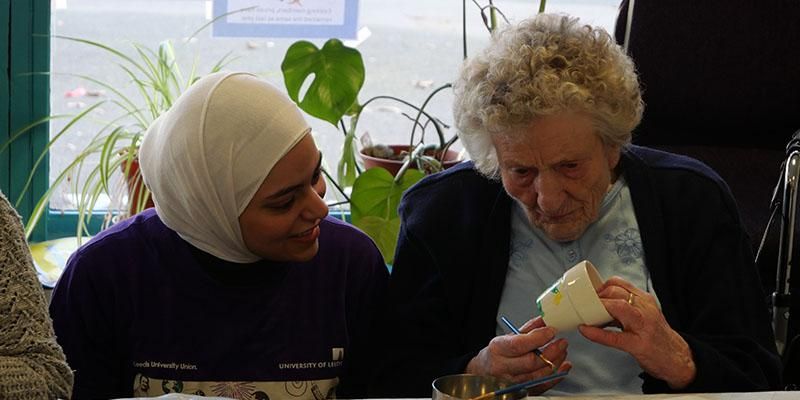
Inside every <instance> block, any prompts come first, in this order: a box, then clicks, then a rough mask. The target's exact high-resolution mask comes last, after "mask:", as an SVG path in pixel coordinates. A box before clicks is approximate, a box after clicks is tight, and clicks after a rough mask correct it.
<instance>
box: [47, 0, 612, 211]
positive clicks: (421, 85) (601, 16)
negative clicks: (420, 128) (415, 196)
mask: <svg viewBox="0 0 800 400" xmlns="http://www.w3.org/2000/svg"><path fill="white" fill-rule="evenodd" d="M272 2H274V3H275V4H279V5H285V4H288V3H300V4H302V1H301V2H292V1H288V0H272ZM493 3H494V5H495V6H496V7H497V8H499V9H500V10H502V12H503V14H504V15H505V16H506V17H507V18H508V19H510V20H511V21H512V22H513V21H515V20H520V19H522V18H525V17H527V16H530V15H533V14H535V13H536V12H537V11H538V8H539V1H530V0H494V2H493ZM52 4H53V6H52V34H53V35H54V38H53V39H52V42H51V46H52V47H51V49H52V50H51V59H52V71H53V74H52V75H51V113H52V114H77V113H80V112H82V111H85V110H88V109H89V108H91V107H93V106H95V105H96V104H97V103H98V102H101V103H102V104H99V105H97V106H96V107H97V108H96V109H93V110H92V113H91V116H87V118H84V119H82V120H80V121H79V122H78V123H77V124H75V125H74V126H71V127H69V129H67V130H66V133H64V135H63V136H62V137H61V138H59V140H57V141H56V142H55V143H54V145H53V147H52V149H51V152H50V182H51V183H52V182H54V181H55V180H56V179H57V178H58V177H59V175H60V174H61V171H63V170H64V168H65V167H66V166H67V165H68V164H69V163H70V162H71V161H72V160H74V159H75V157H76V156H77V155H78V154H79V153H80V152H81V151H83V150H84V148H85V146H86V145H87V143H89V142H90V141H91V140H92V139H93V137H94V135H95V134H96V133H97V132H98V126H102V125H103V124H107V123H108V122H109V120H114V121H115V123H118V124H135V123H136V121H135V119H134V118H133V117H131V116H128V117H127V118H126V117H124V116H121V114H120V112H119V107H118V105H117V104H115V103H114V101H115V99H117V94H115V93H112V92H111V91H110V89H108V88H107V87H104V86H103V85H101V84H99V83H98V82H105V83H108V84H109V85H111V86H112V87H113V88H115V89H117V90H119V94H121V95H123V96H126V97H129V98H131V99H134V98H139V97H140V94H139V93H138V91H139V88H138V87H137V85H136V84H135V83H134V82H132V80H131V78H130V77H129V76H127V75H126V74H125V73H124V70H122V69H121V68H120V65H119V61H120V60H119V59H118V58H115V56H113V55H112V54H110V53H109V52H108V51H104V50H102V49H100V48H97V47H96V46H92V45H88V44H86V43H84V42H79V41H73V40H69V39H65V38H60V37H62V36H63V37H70V38H80V39H86V40H90V41H93V42H97V43H102V44H103V45H107V46H109V47H110V48H111V49H114V50H118V51H120V52H122V53H124V54H126V55H128V56H130V57H131V58H133V59H138V58H139V57H140V55H139V54H138V53H137V46H139V49H140V50H142V49H149V50H152V51H153V52H154V55H157V53H158V51H159V49H162V50H163V49H165V47H164V46H163V45H162V44H163V43H167V42H168V43H169V44H171V46H172V47H171V49H172V51H174V56H175V59H176V60H177V64H178V65H179V66H180V68H181V71H182V73H183V75H184V77H188V76H189V75H190V74H191V73H192V71H193V69H194V70H195V74H199V75H204V74H206V73H208V72H210V71H211V70H212V68H214V67H215V66H216V65H218V63H219V62H220V60H225V62H226V64H225V65H224V68H225V69H228V70H244V71H250V72H253V73H256V74H258V75H260V76H262V77H265V78H267V79H268V80H270V81H272V82H273V83H275V84H276V85H277V86H278V87H280V88H283V87H284V85H283V81H282V74H281V68H280V67H281V62H282V60H283V57H284V55H285V53H286V50H287V48H288V47H289V46H290V45H291V44H292V43H293V42H295V41H296V40H297V39H308V40H310V41H311V42H313V43H315V44H316V45H317V46H318V47H321V46H322V44H323V43H324V42H325V39H322V38H320V39H310V38H290V39H276V38H263V37H251V38H230V37H214V36H213V35H212V31H213V30H212V28H211V27H207V28H204V29H202V30H200V31H199V32H197V30H198V29H199V28H201V27H202V26H203V25H204V24H207V23H208V22H210V20H211V18H212V16H211V10H212V2H211V1H207V0H53V2H52ZM262 4H263V2H262ZM618 4H619V1H618V0H550V1H548V2H547V11H548V12H565V13H569V14H572V15H576V16H579V17H581V19H582V20H583V21H584V22H587V23H591V24H596V25H600V26H603V27H605V28H606V29H608V30H609V31H611V30H612V29H613V25H614V21H615V18H616V14H617V7H618ZM478 5H481V6H485V5H488V0H483V1H478V2H477V5H476V2H473V1H472V0H470V1H468V2H467V45H468V52H469V53H470V54H473V53H474V52H476V51H478V50H479V49H480V48H482V47H483V46H485V45H486V44H487V43H488V38H489V34H488V32H487V31H486V28H485V27H484V25H483V22H482V20H481V17H480V11H479V7H478ZM359 7H360V10H359V26H360V27H361V29H360V39H361V40H359V41H353V42H348V41H345V44H347V45H350V46H355V47H356V48H357V49H358V50H359V51H360V52H361V54H362V56H363V58H364V63H365V68H366V80H365V83H364V87H363V89H362V90H361V94H360V98H359V100H361V101H363V100H365V99H366V98H370V97H372V96H377V95H391V96H395V97H399V98H402V99H404V100H406V101H408V102H410V103H412V104H416V105H421V104H422V102H423V101H424V100H425V98H426V97H427V96H428V94H430V92H431V91H432V90H433V89H434V88H436V87H439V86H441V85H443V84H445V83H447V82H450V81H451V80H452V79H453V78H454V76H455V75H456V72H457V70H458V67H459V65H460V63H461V61H462V58H463V46H462V15H461V13H462V11H461V7H462V2H461V1H457V0H361V1H360V4H359ZM195 32H197V33H196V34H194V33H195ZM192 34H194V36H192ZM145 53H146V51H145ZM87 78H88V79H87ZM93 80H96V81H98V82H93ZM451 101H452V94H451V92H450V91H449V90H445V91H443V92H442V93H440V94H438V95H437V96H436V97H435V98H434V99H433V100H432V101H431V103H430V104H428V105H427V107H426V110H427V111H428V112H430V113H431V114H433V115H435V116H437V117H438V118H440V119H441V120H442V122H443V123H444V124H446V125H452V115H451V111H450V104H451ZM403 113H406V114H410V113H411V110H408V109H402V108H400V106H399V105H398V104H397V103H392V102H381V101H375V102H372V103H370V105H369V107H368V108H367V109H365V110H364V111H363V112H362V114H361V117H360V120H359V125H358V132H357V136H358V137H361V136H362V135H364V133H367V132H368V133H369V136H370V137H371V138H372V141H373V142H381V143H405V142H407V140H408V132H409V127H410V126H411V123H412V122H411V120H409V118H407V117H406V116H404V115H403ZM123 114H124V113H123ZM118 118H119V120H117V119H118ZM67 121H68V119H55V120H53V121H52V122H51V129H50V131H51V137H53V136H54V135H57V134H59V133H60V132H62V130H64V127H65V124H66V123H67ZM308 121H309V122H310V124H311V125H312V128H313V131H314V137H315V140H316V142H317V145H318V146H319V147H320V149H321V150H322V152H323V154H324V155H325V161H326V165H327V167H328V171H331V173H332V174H334V173H335V170H336V162H337V160H338V159H339V155H340V152H341V149H342V143H343V135H342V133H341V131H340V130H338V129H337V128H336V127H334V126H333V125H331V124H330V123H328V122H325V121H322V120H319V119H316V118H314V117H310V116H309V117H308ZM98 124H99V125H98ZM449 129H450V132H448V133H449V135H448V136H452V134H453V133H454V131H453V129H454V128H452V127H451V128H449ZM428 135H429V136H430V140H431V141H433V140H434V138H433V133H426V137H427V136H428ZM454 148H455V149H457V150H460V149H461V147H460V145H459V144H458V142H456V144H455V145H454ZM92 157H93V158H94V160H95V161H94V162H96V160H97V159H98V158H99V157H100V156H99V155H93V156H92ZM91 162H92V161H90V162H89V163H88V164H87V165H91ZM90 171H91V168H90V167H89V166H84V167H82V168H80V170H79V171H76V173H75V174H74V175H73V174H70V175H68V176H66V177H65V179H64V181H63V182H62V183H61V184H60V185H59V186H58V187H56V189H55V190H56V195H54V196H53V197H52V199H51V208H52V209H55V210H70V209H74V208H75V207H76V194H75V191H76V189H75V187H76V185H74V183H75V182H76V181H78V182H80V181H81V180H84V179H86V177H85V176H84V175H88V174H89V173H90ZM118 176H121V175H119V174H118ZM119 180H120V181H117V182H110V183H109V184H110V185H112V186H113V187H116V188H118V190H114V191H112V193H118V196H112V198H107V197H106V196H101V198H100V199H99V202H98V204H97V205H96V206H95V208H96V209H103V208H105V207H114V206H115V205H117V206H118V204H120V203H121V202H122V201H124V199H125V197H126V196H127V195H128V194H127V191H126V190H124V183H123V182H121V179H119ZM331 189H332V188H331ZM328 197H329V198H328V200H329V201H330V202H335V201H336V200H337V198H336V190H329V191H328Z"/></svg>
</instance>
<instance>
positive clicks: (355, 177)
mask: <svg viewBox="0 0 800 400" xmlns="http://www.w3.org/2000/svg"><path fill="white" fill-rule="evenodd" d="M281 70H282V72H283V77H284V83H285V85H286V89H287V92H288V94H289V97H291V98H292V100H294V101H295V102H296V103H297V104H298V106H299V107H300V108H301V109H302V110H303V111H305V112H306V113H308V114H309V115H312V116H314V117H317V118H320V119H322V120H325V121H328V122H330V123H331V124H333V125H334V126H341V130H342V133H343V134H344V145H343V148H342V155H341V157H340V159H339V162H338V165H337V174H336V179H333V178H332V177H331V176H330V175H328V179H329V182H331V183H333V185H334V186H335V187H336V188H337V189H338V190H339V192H340V193H341V194H342V196H344V197H345V198H346V199H347V201H348V202H349V203H350V213H351V214H350V215H351V218H352V222H353V224H354V225H356V226H358V227H359V228H361V229H362V230H364V231H365V232H366V233H367V234H368V235H369V236H370V237H372V239H373V240H374V241H375V243H376V244H377V245H378V248H379V249H380V251H381V253H382V254H383V256H384V260H385V261H386V262H387V264H391V263H392V261H393V257H394V249H395V245H396V242H397V236H398V234H399V231H400V219H399V216H398V215H397V205H398V203H399V202H400V196H401V195H402V193H403V192H404V191H405V190H406V189H408V188H409V187H411V185H413V184H414V183H416V182H418V181H419V180H420V179H422V177H423V176H424V175H425V172H433V171H438V170H441V169H442V162H441V158H440V157H441V155H443V154H450V155H451V156H452V152H450V153H448V152H447V150H448V148H449V146H450V144H452V143H453V141H454V139H450V140H447V139H445V137H444V130H445V129H446V126H445V125H444V124H443V123H442V122H441V121H440V120H439V119H438V118H436V117H434V116H432V115H430V114H429V113H428V112H426V111H425V105H427V103H428V101H430V99H431V98H432V97H433V96H434V95H435V94H436V93H439V92H440V91H442V90H445V89H448V88H450V84H446V85H443V86H442V87H439V88H437V89H436V90H434V91H433V92H432V93H431V94H430V95H429V96H428V98H427V99H426V100H425V102H424V103H423V104H422V105H421V106H416V105H414V104H411V103H409V102H407V101H405V100H403V99H400V98H397V97H394V96H388V95H385V96H375V97H372V98H370V99H368V100H367V101H365V102H364V103H361V104H360V103H359V102H358V100H357V99H358V93H359V91H360V89H361V87H362V85H363V83H364V76H365V71H364V62H363V60H362V57H361V54H360V53H359V51H358V50H356V49H354V48H350V47H347V46H345V45H344V44H343V43H342V42H341V41H339V40H338V39H329V40H328V41H326V42H325V43H324V45H323V46H322V48H317V47H316V46H315V45H314V44H313V43H311V42H308V41H298V42H295V43H294V44H292V45H291V46H290V47H289V49H288V50H287V51H286V56H285V57H284V59H283V62H282V64H281ZM311 76H313V80H312V81H311V83H310V85H309V87H308V89H307V90H306V91H305V93H304V95H303V96H301V93H300V90H301V87H302V86H303V85H304V83H305V82H306V80H307V79H309V78H310V77H311ZM378 100H383V101H394V102H397V103H400V104H401V105H403V106H405V107H408V108H409V109H411V110H413V112H414V113H415V115H416V117H415V118H413V119H411V121H410V122H411V128H410V132H411V133H410V136H409V137H410V140H409V144H408V145H397V146H395V148H396V149H403V150H405V154H404V155H403V156H402V159H401V160H398V161H396V163H397V164H398V165H397V166H395V167H394V170H393V171H392V172H390V171H389V170H388V169H385V168H369V169H366V170H363V168H362V167H361V163H359V160H358V158H357V156H356V154H358V151H357V150H356V133H357V128H358V121H359V117H360V116H361V113H362V111H363V110H364V109H365V108H366V107H367V106H368V105H369V104H370V103H372V102H374V101H378ZM427 127H432V128H433V129H434V130H435V131H436V133H437V138H438V139H439V140H438V141H437V142H436V143H432V144H425V143H424V141H423V140H422V139H421V138H422V137H423V135H422V133H424V131H425V129H426V128H427ZM417 129H419V130H420V135H419V137H416V136H415V134H416V133H417ZM415 137H416V138H417V139H415ZM370 155H371V156H372V158H376V157H375V156H376V154H374V153H372V154H370ZM368 156H369V155H368ZM364 164H366V166H367V167H368V166H370V164H369V162H365V163H364ZM414 167H417V168H416V169H415V168H414ZM423 171H425V172H423ZM393 172H394V173H393ZM348 192H349V197H348Z"/></svg>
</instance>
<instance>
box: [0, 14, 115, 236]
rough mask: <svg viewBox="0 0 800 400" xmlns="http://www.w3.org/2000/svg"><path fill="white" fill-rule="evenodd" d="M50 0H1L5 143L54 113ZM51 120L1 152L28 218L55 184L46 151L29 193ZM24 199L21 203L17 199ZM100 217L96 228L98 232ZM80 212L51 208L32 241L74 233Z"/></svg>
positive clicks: (1, 183)
mask: <svg viewBox="0 0 800 400" xmlns="http://www.w3.org/2000/svg"><path fill="white" fill-rule="evenodd" d="M50 5H51V4H50V0H32V1H18V0H0V26H6V27H8V28H7V29H5V30H0V68H3V70H4V71H6V73H5V74H2V75H0V110H2V111H0V127H2V128H0V143H3V142H5V141H6V140H8V139H9V138H10V137H11V136H12V135H13V134H14V132H17V131H19V130H20V129H22V128H24V127H25V126H27V125H28V124H30V123H31V122H32V121H37V120H40V119H42V118H45V117H46V116H48V115H49V114H50V75H49V72H50V24H51V21H50V15H51V14H50V13H51V9H50ZM49 125H50V124H49V123H43V124H40V125H39V126H37V127H35V128H33V129H32V130H31V132H30V133H29V134H26V135H22V136H21V137H19V138H18V139H17V140H15V141H14V143H12V144H11V145H9V147H8V148H7V149H6V150H5V151H3V152H2V153H0V166H2V168H0V189H2V191H3V193H4V194H5V195H6V197H7V198H8V199H9V201H11V203H12V205H14V207H15V208H16V209H17V212H19V214H20V215H21V216H22V219H23V221H27V220H28V219H29V218H30V215H31V212H32V211H33V209H34V207H35V206H36V203H37V202H38V200H39V199H40V198H41V197H42V195H44V193H45V192H46V191H47V190H48V188H49V185H50V180H49V174H50V157H49V154H47V153H45V154H44V158H43V159H42V160H41V161H40V164H39V165H38V167H37V169H36V172H35V174H34V175H33V178H32V180H31V183H30V187H29V188H28V190H26V191H25V194H24V196H22V198H20V194H21V193H22V192H23V190H24V189H25V186H26V183H27V181H28V176H29V174H30V171H32V170H33V168H34V165H35V164H36V161H37V159H38V158H39V156H40V155H41V154H42V152H43V151H44V150H45V149H46V148H47V143H48V141H49V138H50V126H49ZM18 200H19V203H17V201H18ZM101 219H102V218H100V217H98V218H93V219H92V220H93V221H94V224H93V225H96V227H95V226H93V227H92V228H93V229H97V230H99V225H100V222H101ZM76 223H77V213H76V212H72V213H71V212H60V211H58V212H55V211H52V210H49V211H48V212H47V214H46V215H45V216H43V220H42V221H41V222H40V223H39V224H38V226H37V228H36V230H35V231H34V232H33V233H32V234H31V237H30V238H29V240H30V241H31V242H37V241H43V240H48V239H54V238H58V237H65V236H72V235H74V234H75V232H74V229H75V228H74V227H75V224H76Z"/></svg>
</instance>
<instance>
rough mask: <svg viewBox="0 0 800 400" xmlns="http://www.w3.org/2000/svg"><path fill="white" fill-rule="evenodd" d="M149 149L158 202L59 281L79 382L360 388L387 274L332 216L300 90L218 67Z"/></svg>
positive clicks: (67, 342) (91, 387)
mask: <svg viewBox="0 0 800 400" xmlns="http://www.w3.org/2000/svg"><path fill="white" fill-rule="evenodd" d="M139 158H140V163H141V170H142V174H143V177H144V180H145V182H146V184H147V185H148V187H149V188H150V189H151V191H152V194H153V198H154V200H155V205H156V207H155V210H148V211H145V212H143V213H140V214H138V215H136V216H135V217H133V218H131V219H128V220H126V221H123V222H121V223H118V224H116V225H114V226H113V227H111V228H110V229H108V230H106V231H104V232H102V233H101V234H99V235H98V236H97V237H95V238H94V239H93V240H92V241H90V242H89V243H87V244H86V245H85V246H83V247H82V248H81V249H79V250H78V251H77V252H76V253H75V254H74V255H73V256H72V258H71V259H70V261H69V263H68V265H67V268H66V270H65V273H64V275H63V276H62V278H61V280H60V282H59V283H58V285H57V287H56V289H55V290H54V292H53V300H52V305H51V313H52V315H53V318H54V322H55V328H56V333H57V334H58V338H59V342H60V343H61V344H62V346H63V347H64V350H65V352H66V354H67V361H68V362H69V363H70V365H71V366H72V367H73V368H74V369H75V379H76V380H75V383H76V385H75V391H74V397H75V398H84V397H88V398H110V397H129V396H131V395H134V396H156V395H162V394H164V393H170V392H182V393H189V394H199V395H208V396H224V397H234V398H286V397H298V398H322V397H329V396H331V395H334V394H337V395H338V396H363V395H364V393H363V391H362V387H361V385H364V384H366V378H364V376H365V375H366V373H365V372H364V371H365V366H366V364H367V361H366V360H365V359H366V356H367V354H365V352H364V346H365V343H366V341H367V339H368V337H369V331H368V330H369V326H370V321H371V320H372V316H373V314H374V313H375V312H376V310H377V307H378V304H379V303H380V299H379V295H380V294H381V293H382V292H383V291H384V288H385V286H386V281H387V278H388V273H387V270H386V267H385V265H384V263H383V260H382V258H381V255H380V253H379V251H378V249H377V248H376V247H375V245H374V244H373V242H372V241H371V240H370V239H369V238H368V237H367V236H366V235H365V234H363V233H362V232H360V231H358V230H357V229H355V228H353V227H352V226H350V225H348V224H346V223H343V222H340V221H338V220H336V219H333V218H330V217H328V216H327V214H328V209H327V207H326V205H325V203H324V201H323V196H324V194H325V182H324V180H323V179H322V178H321V177H320V163H321V154H320V152H319V151H318V150H317V147H316V145H315V144H314V140H313V138H312V136H311V134H310V128H309V127H308V125H307V124H306V122H305V121H304V119H303V117H302V115H301V114H300V112H299V111H298V109H297V107H296V106H295V104H294V103H293V102H292V101H291V100H290V99H289V98H287V97H286V96H285V95H283V94H282V93H281V92H280V91H278V90H277V89H276V88H275V87H273V86H272V85H270V84H269V83H267V82H265V81H263V80H261V79H258V78H256V77H255V76H252V75H249V74H245V73H216V74H212V75H209V76H207V77H204V78H202V79H200V80H199V81H197V82H196V83H194V84H193V85H192V86H191V87H190V88H189V89H188V90H187V91H186V92H185V93H184V94H183V95H182V96H181V97H180V98H179V100H178V101H177V102H176V103H175V104H174V105H173V106H172V108H171V109H170V110H169V111H168V112H166V113H165V114H164V115H162V116H161V117H160V118H159V119H158V120H156V122H155V123H154V124H153V126H152V127H151V128H150V129H149V130H148V132H147V134H146V135H145V139H144V141H143V143H142V146H141V150H140V154H139Z"/></svg>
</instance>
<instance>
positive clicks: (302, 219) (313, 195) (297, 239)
mask: <svg viewBox="0 0 800 400" xmlns="http://www.w3.org/2000/svg"><path fill="white" fill-rule="evenodd" d="M321 159H322V155H321V154H320V152H319V150H317V146H316V145H315V144H314V140H313V139H312V137H311V135H310V134H309V135H306V137H304V138H303V139H302V140H300V142H299V143H298V144H297V145H295V146H294V148H292V150H290V151H289V152H288V153H286V155H285V156H284V157H283V158H282V159H281V160H280V161H278V163H277V164H275V167H273V168H272V171H270V173H269V175H268V176H267V178H266V179H264V183H262V184H261V187H260V188H259V189H258V191H257V192H256V194H255V195H254V196H253V198H252V199H251V200H250V203H249V204H248V205H247V208H245V210H244V212H242V215H240V216H239V226H240V227H241V229H242V238H243V239H244V244H245V245H246V246H247V248H248V249H249V250H250V251H252V252H253V253H254V254H256V255H259V256H261V257H263V258H265V259H267V260H272V261H308V260H310V259H312V258H313V257H314V256H315V255H316V254H317V251H318V250H319V242H318V241H317V238H318V237H319V233H320V228H319V224H320V222H321V221H322V219H323V218H325V216H327V215H328V206H327V205H326V204H325V201H323V197H325V180H324V179H322V177H321V176H320V172H321V171H320V162H321Z"/></svg>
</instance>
